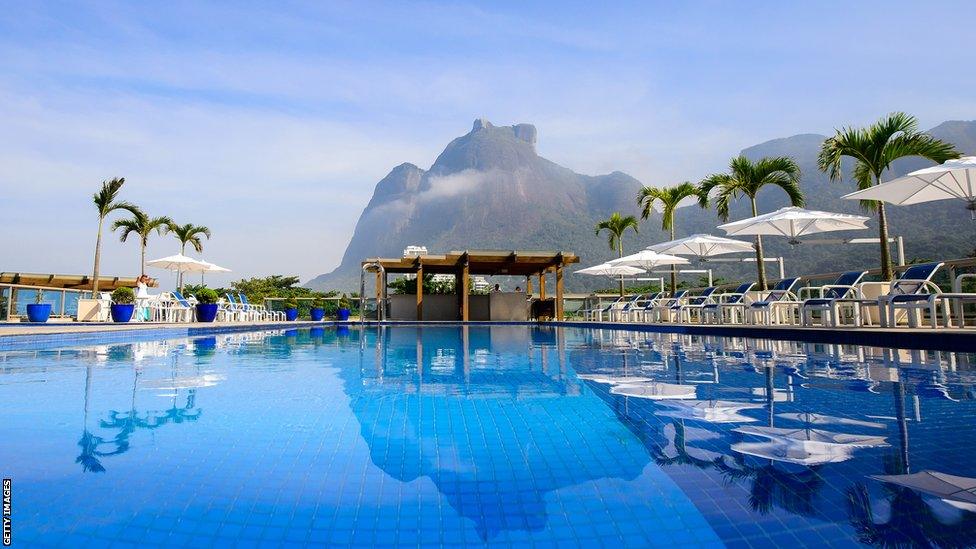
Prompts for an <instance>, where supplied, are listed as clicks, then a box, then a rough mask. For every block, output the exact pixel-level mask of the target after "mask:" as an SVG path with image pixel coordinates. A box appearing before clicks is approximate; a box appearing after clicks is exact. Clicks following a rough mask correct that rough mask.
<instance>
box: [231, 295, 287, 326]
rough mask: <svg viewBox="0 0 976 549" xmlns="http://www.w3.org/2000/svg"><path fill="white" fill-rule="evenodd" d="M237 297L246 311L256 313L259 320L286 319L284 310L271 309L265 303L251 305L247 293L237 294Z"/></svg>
mask: <svg viewBox="0 0 976 549" xmlns="http://www.w3.org/2000/svg"><path fill="white" fill-rule="evenodd" d="M237 297H238V299H240V302H241V306H242V307H243V308H244V312H245V313H249V314H254V315H255V316H257V319H258V320H281V321H284V320H285V312H284V311H269V310H268V309H267V308H266V307H265V306H264V305H251V302H249V301H248V300H247V295H245V294H243V293H239V294H237Z"/></svg>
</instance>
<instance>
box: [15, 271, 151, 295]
mask: <svg viewBox="0 0 976 549" xmlns="http://www.w3.org/2000/svg"><path fill="white" fill-rule="evenodd" d="M0 284H11V285H14V286H34V287H40V288H64V289H67V290H89V291H90V290H91V289H92V277H91V276H89V275H66V274H44V273H8V272H0ZM150 285H151V286H155V285H156V281H155V280H152V281H151V283H150ZM122 286H125V287H129V288H135V287H136V279H135V277H118V276H100V277H98V290H99V291H106V292H110V291H112V290H114V289H116V288H120V287H122Z"/></svg>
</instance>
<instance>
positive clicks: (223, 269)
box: [200, 261, 231, 284]
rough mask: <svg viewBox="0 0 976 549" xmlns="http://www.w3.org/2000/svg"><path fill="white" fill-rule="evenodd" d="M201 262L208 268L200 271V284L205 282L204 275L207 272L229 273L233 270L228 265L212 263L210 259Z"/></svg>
mask: <svg viewBox="0 0 976 549" xmlns="http://www.w3.org/2000/svg"><path fill="white" fill-rule="evenodd" d="M200 263H203V264H204V265H206V266H207V268H206V269H204V270H202V271H200V284H203V275H204V274H205V273H229V272H231V270H230V269H228V268H227V267H221V266H220V265H217V264H215V263H211V262H209V261H201V262H200Z"/></svg>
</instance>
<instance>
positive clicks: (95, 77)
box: [0, 2, 976, 282]
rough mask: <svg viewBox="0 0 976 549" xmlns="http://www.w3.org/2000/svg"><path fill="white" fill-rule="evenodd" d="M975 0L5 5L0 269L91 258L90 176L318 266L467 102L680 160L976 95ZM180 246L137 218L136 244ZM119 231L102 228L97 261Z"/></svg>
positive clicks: (957, 111) (479, 112)
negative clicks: (148, 235)
mask: <svg viewBox="0 0 976 549" xmlns="http://www.w3.org/2000/svg"><path fill="white" fill-rule="evenodd" d="M974 15H976V5H974V4H973V3H972V2H957V3H953V2H929V3H919V2H815V3H814V2H811V3H789V2H784V3H774V2H724V3H722V2H700V3H687V4H686V5H678V3H672V2H662V3H647V2H642V3H634V4H628V3H614V4H613V5H612V6H596V5H595V4H593V3H589V2H581V3H567V2H551V3H532V4H530V5H525V3H523V2H510V3H505V2H490V3H483V4H481V5H479V4H462V3H445V4H437V3H407V2H395V3H371V2H350V3H344V2H329V3H326V2H309V3H299V2H274V3H271V2H268V3H260V2H226V3H203V2H185V3H184V2H153V3H149V2H145V3H141V2H140V3H123V2H119V3H113V2H84V3H81V2H79V3H74V2H8V3H5V4H4V9H3V10H2V12H0V145H2V146H0V190H2V197H0V230H2V232H3V234H4V235H6V236H7V238H6V242H7V244H6V245H5V246H4V249H3V254H2V256H0V257H2V258H3V260H2V265H0V270H22V271H42V272H66V273H83V272H87V271H89V270H90V268H91V255H92V248H93V245H94V232H95V218H94V210H93V207H92V206H91V204H90V198H89V197H90V195H91V193H92V192H94V191H95V190H96V188H97V187H98V185H99V184H100V182H101V181H102V180H103V179H106V178H110V177H114V176H125V177H126V178H127V181H128V183H127V184H126V188H125V190H124V194H125V197H126V198H127V199H130V200H132V201H135V202H137V203H139V204H141V205H143V206H145V207H146V209H147V210H149V211H150V213H153V214H157V215H159V214H166V215H170V216H172V217H174V218H176V220H177V221H180V222H194V223H197V224H206V225H209V226H210V227H211V229H213V231H214V238H213V240H211V241H210V242H209V243H207V244H206V253H205V257H206V258H207V259H208V260H210V261H213V262H216V263H220V264H224V265H227V266H229V267H231V268H233V269H234V271H235V272H234V273H233V274H231V275H228V276H226V277H222V278H218V279H216V280H215V281H216V282H221V281H227V280H230V279H232V278H235V277H239V276H256V275H266V274H273V273H282V274H297V275H300V276H301V277H302V278H303V280H306V279H308V278H310V277H312V276H314V275H317V274H320V273H322V272H325V271H328V270H331V269H332V268H333V267H334V266H335V265H336V263H337V262H338V260H339V258H340V256H341V254H342V252H343V250H344V248H345V244H346V243H347V242H348V239H349V237H350V236H351V234H352V229H353V227H354V225H355V222H356V220H357V218H358V216H359V213H360V212H361V211H362V209H363V207H364V206H365V204H366V202H367V201H368V200H369V197H370V195H371V193H372V189H373V186H374V185H375V183H376V182H377V181H378V180H379V179H380V178H382V177H383V176H384V175H385V174H386V173H387V172H388V171H389V170H390V169H391V168H392V167H393V166H395V165H397V164H400V163H401V162H413V163H415V164H418V165H420V166H421V167H428V166H429V165H430V164H431V163H432V162H433V160H434V158H435V157H436V155H437V154H438V153H439V152H440V151H441V150H442V148H443V147H444V145H446V144H447V142H448V141H449V140H450V139H452V138H454V137H456V136H458V135H461V134H463V133H466V132H467V131H468V130H469V129H470V125H471V122H472V120H474V119H475V118H477V117H481V116H484V117H487V118H488V119H489V120H491V121H492V122H494V123H496V124H512V123H517V122H530V123H533V124H535V125H536V126H537V127H538V129H539V151H540V154H542V155H543V156H546V157H548V158H550V159H552V160H554V161H556V162H558V163H561V164H563V165H565V166H567V167H570V168H572V169H574V170H576V171H578V172H582V173H589V174H595V173H606V172H609V171H613V170H622V171H625V172H628V173H630V174H631V175H634V176H635V177H637V178H638V179H640V180H641V181H643V182H644V183H646V184H655V185H668V184H672V183H676V182H679V181H682V180H686V179H690V180H696V179H698V178H700V177H702V176H704V175H706V174H708V173H710V172H713V171H715V170H719V169H722V167H723V166H724V165H725V164H726V163H727V160H728V158H729V157H730V156H732V155H734V154H735V153H737V152H738V151H739V150H740V149H742V148H744V147H747V146H750V145H753V144H756V143H759V142H762V141H765V140H768V139H773V138H777V137H784V136H788V135H793V134H796V133H805V132H820V133H828V132H830V131H831V130H832V129H833V128H835V127H838V126H841V125H846V124H864V123H868V122H870V121H872V120H874V119H875V118H877V117H878V116H880V115H881V114H884V113H886V112H889V111H893V110H905V111H908V112H911V113H913V114H915V115H917V116H918V117H919V119H920V121H921V123H922V126H923V127H930V126H932V125H935V124H937V123H939V122H942V121H944V120H947V119H972V118H973V117H974V114H973V113H976V73H974V72H973V71H972V70H970V69H969V66H970V65H971V58H972V54H973V41H972V37H973V31H972V26H971V25H972V21H973V19H974V17H973V16H974ZM175 251H176V244H175V240H172V239H171V238H170V237H162V238H157V239H155V240H154V241H153V242H151V243H150V249H149V255H150V256H153V257H154V256H161V255H168V254H170V253H173V252H175ZM137 268H138V246H137V245H136V244H135V243H134V242H129V243H126V244H124V245H122V244H118V243H117V242H116V241H115V238H114V237H109V238H108V241H107V245H106V247H105V253H104V261H103V268H102V270H103V272H109V273H113V274H114V273H117V274H131V273H134V272H135V271H136V270H137Z"/></svg>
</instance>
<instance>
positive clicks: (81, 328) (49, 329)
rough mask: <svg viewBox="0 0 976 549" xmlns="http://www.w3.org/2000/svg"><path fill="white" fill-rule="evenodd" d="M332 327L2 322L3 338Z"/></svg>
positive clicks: (302, 323)
mask: <svg viewBox="0 0 976 549" xmlns="http://www.w3.org/2000/svg"><path fill="white" fill-rule="evenodd" d="M322 325H327V326H331V325H332V322H331V321H330V322H311V321H297V322H210V323H202V322H182V323H177V322H125V323H118V324H116V323H111V322H63V323H62V322H59V323H46V324H30V323H27V322H7V323H4V322H0V337H2V336H23V335H50V334H86V333H97V332H122V331H138V330H161V329H173V330H187V329H190V328H213V329H217V330H220V329H227V328H234V329H239V330H261V329H268V330H275V329H280V328H301V327H308V326H322Z"/></svg>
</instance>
